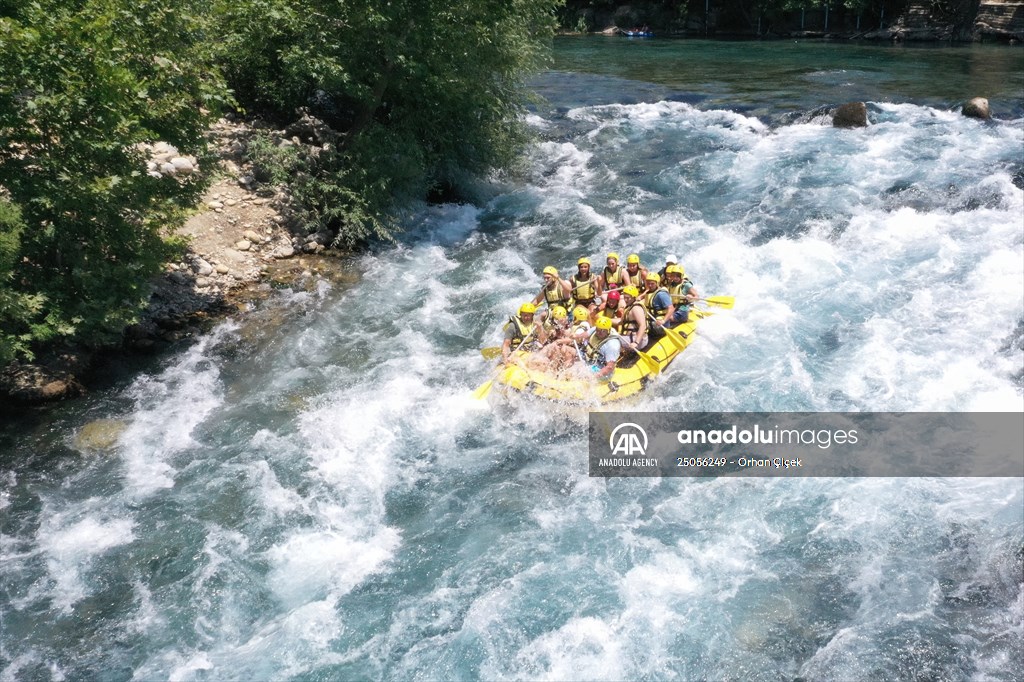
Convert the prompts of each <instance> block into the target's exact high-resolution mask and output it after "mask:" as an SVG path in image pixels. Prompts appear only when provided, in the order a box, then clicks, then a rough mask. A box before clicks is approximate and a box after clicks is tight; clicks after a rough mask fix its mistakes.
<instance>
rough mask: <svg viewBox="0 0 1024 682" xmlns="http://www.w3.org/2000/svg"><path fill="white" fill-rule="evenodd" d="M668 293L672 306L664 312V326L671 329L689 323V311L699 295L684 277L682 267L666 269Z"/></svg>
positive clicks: (675, 266) (676, 266)
mask: <svg viewBox="0 0 1024 682" xmlns="http://www.w3.org/2000/svg"><path fill="white" fill-rule="evenodd" d="M668 293H669V296H671V297H672V305H671V307H669V309H668V310H667V311H665V322H664V324H665V326H666V327H668V328H669V329H671V328H672V327H676V326H678V325H681V324H683V323H684V322H689V321H690V309H691V308H692V307H693V304H694V303H695V302H696V301H697V299H698V298H700V294H699V293H698V292H697V288H696V287H694V286H693V282H691V281H690V279H689V278H688V277H687V276H686V271H685V270H683V266H682V265H670V266H669V267H668Z"/></svg>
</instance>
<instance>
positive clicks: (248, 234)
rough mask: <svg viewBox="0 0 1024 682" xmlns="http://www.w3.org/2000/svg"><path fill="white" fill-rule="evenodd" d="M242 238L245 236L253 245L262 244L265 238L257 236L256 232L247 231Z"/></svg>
mask: <svg viewBox="0 0 1024 682" xmlns="http://www.w3.org/2000/svg"><path fill="white" fill-rule="evenodd" d="M242 236H243V237H245V238H246V239H248V240H249V241H250V242H252V243H253V244H258V243H260V242H262V241H263V238H262V237H260V236H259V235H258V234H256V233H255V232H253V231H252V230H246V231H245V232H244V233H243V234H242Z"/></svg>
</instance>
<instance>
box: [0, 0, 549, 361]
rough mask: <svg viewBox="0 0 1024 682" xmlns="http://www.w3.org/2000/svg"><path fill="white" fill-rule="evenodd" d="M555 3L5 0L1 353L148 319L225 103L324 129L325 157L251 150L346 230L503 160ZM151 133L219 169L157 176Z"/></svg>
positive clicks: (385, 223)
mask: <svg viewBox="0 0 1024 682" xmlns="http://www.w3.org/2000/svg"><path fill="white" fill-rule="evenodd" d="M559 2H560V0H450V1H442V0H390V1H389V2H377V0H212V1H211V0H0V323H2V325H3V326H2V329H0V361H5V360H7V359H8V358H9V357H11V356H12V355H13V354H21V355H27V354H29V353H30V352H31V348H32V344H33V343H35V342H40V341H47V340H52V339H54V338H58V337H64V336H74V337H75V338H76V339H78V340H81V341H85V342H88V343H93V342H102V341H104V340H105V339H108V338H110V337H111V336H112V335H113V334H116V333H117V332H119V331H120V330H121V329H122V328H123V327H124V326H125V325H126V324H128V323H130V322H132V321H133V320H134V318H135V317H136V315H137V313H138V311H139V310H140V308H141V307H142V306H143V305H144V304H145V302H146V301H147V299H148V286H147V284H148V281H149V280H150V278H151V277H152V275H153V274H154V273H156V272H157V271H158V270H159V268H160V266H161V264H162V263H163V262H164V261H165V259H166V258H167V257H168V256H169V254H170V253H171V252H173V250H174V248H175V246H176V244H175V243H174V242H173V241H169V240H168V239H167V238H166V234H168V230H169V229H170V228H173V227H174V226H175V225H176V224H178V223H179V222H180V221H181V220H182V219H183V215H184V212H185V211H186V210H188V209H189V208H191V207H192V206H194V205H195V204H196V203H197V201H198V199H199V197H200V196H201V193H202V191H203V190H204V189H205V186H206V185H207V183H208V181H209V180H210V179H211V173H210V172H208V171H209V170H210V169H209V166H210V165H211V164H209V163H208V161H209V159H207V158H205V157H204V152H205V143H204V132H205V130H206V129H207V127H208V125H209V123H211V121H212V118H213V117H214V116H215V115H217V113H218V110H219V108H220V107H221V106H222V105H224V104H231V105H236V106H239V107H240V108H243V109H245V110H247V111H249V112H251V113H255V114H259V115H264V116H268V117H270V118H272V119H273V120H275V121H277V122H279V123H282V124H287V123H289V122H291V121H294V120H295V119H296V118H298V117H299V116H300V114H301V112H303V111H308V112H311V113H313V114H314V115H315V116H317V117H319V118H321V119H322V120H324V121H326V122H327V123H328V124H329V126H330V127H331V128H332V129H333V132H331V133H330V135H329V138H330V140H329V141H327V143H325V144H322V145H320V146H319V147H317V149H316V152H315V153H311V152H308V151H302V152H299V151H295V152H287V151H286V150H282V149H280V148H278V147H277V146H276V145H273V144H270V143H269V142H267V141H266V140H263V141H262V142H261V141H257V142H256V143H255V144H254V145H253V149H252V152H253V156H254V157H255V160H256V161H257V163H258V164H259V165H261V166H262V167H264V168H266V169H268V172H270V173H271V174H272V175H273V174H276V177H277V180H279V181H283V182H286V183H287V184H288V185H289V188H290V190H291V195H292V197H293V198H294V203H295V207H296V211H297V214H298V216H299V218H300V220H301V221H302V223H303V224H305V225H306V226H307V227H308V229H309V230H310V231H312V230H317V229H322V228H329V229H333V230H336V231H337V232H338V235H339V242H342V243H345V244H357V243H360V242H364V241H366V240H368V239H372V238H379V237H388V236H390V235H391V234H392V230H393V228H392V227H391V222H390V221H389V220H388V216H389V212H390V211H391V210H392V209H393V208H394V207H395V206H396V205H398V204H400V203H402V202H404V201H405V200H407V199H409V198H420V197H424V196H425V195H426V194H427V193H428V192H430V191H436V190H438V189H450V188H452V187H455V186H457V185H458V184H459V182H460V181H461V180H462V179H463V178H465V177H467V176H473V175H479V174H484V173H487V172H489V171H490V170H491V169H494V168H498V167H502V166H506V165H508V164H509V163H511V162H512V160H513V159H514V158H515V156H516V153H517V152H518V150H519V145H520V144H521V143H522V142H523V140H524V139H525V138H524V132H523V131H524V128H523V125H522V122H521V113H522V108H521V107H522V105H523V103H524V97H523V88H522V85H523V78H524V76H525V75H526V74H527V73H528V72H529V71H530V70H532V69H534V68H536V67H538V66H539V65H541V64H542V63H543V60H544V58H545V56H546V55H547V53H548V48H549V45H548V39H549V38H550V36H551V35H552V33H553V28H554V26H553V17H554V11H553V10H554V7H555V6H556V5H557V4H559ZM233 93H235V94H233ZM157 141H165V142H168V143H170V144H172V145H174V146H176V147H177V148H178V149H179V150H180V151H181V152H182V153H184V154H189V155H193V156H198V157H199V158H200V167H201V168H203V170H205V171H207V172H203V173H200V174H199V175H190V176H178V177H169V176H159V174H158V173H149V172H147V168H146V162H147V158H146V153H147V150H146V147H145V145H146V144H151V143H154V142H157ZM155 176H159V177H155Z"/></svg>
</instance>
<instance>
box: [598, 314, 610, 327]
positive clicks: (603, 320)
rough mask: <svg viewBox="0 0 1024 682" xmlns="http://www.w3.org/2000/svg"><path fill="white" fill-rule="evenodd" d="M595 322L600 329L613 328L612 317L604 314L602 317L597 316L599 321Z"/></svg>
mask: <svg viewBox="0 0 1024 682" xmlns="http://www.w3.org/2000/svg"><path fill="white" fill-rule="evenodd" d="M594 324H595V325H596V326H597V328H598V329H611V328H612V318H610V317H604V316H603V315H602V316H601V317H599V318H597V322H595V323H594Z"/></svg>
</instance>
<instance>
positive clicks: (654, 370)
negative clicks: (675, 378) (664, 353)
mask: <svg viewBox="0 0 1024 682" xmlns="http://www.w3.org/2000/svg"><path fill="white" fill-rule="evenodd" d="M636 354H637V355H639V356H640V359H641V360H643V361H644V362H645V363H647V366H648V368H650V370H651V374H654V375H655V376H657V375H658V374H661V365H659V364H658V361H657V360H655V359H654V358H652V357H651V356H650V355H648V354H647V353H645V352H643V351H641V350H638V351H636Z"/></svg>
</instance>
